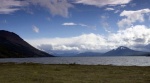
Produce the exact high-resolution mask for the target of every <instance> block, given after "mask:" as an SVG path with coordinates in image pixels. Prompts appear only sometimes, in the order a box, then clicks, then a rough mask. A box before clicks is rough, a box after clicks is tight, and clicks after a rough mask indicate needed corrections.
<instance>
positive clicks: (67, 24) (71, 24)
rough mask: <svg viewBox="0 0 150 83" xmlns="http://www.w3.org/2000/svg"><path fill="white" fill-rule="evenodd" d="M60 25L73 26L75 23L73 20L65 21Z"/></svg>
mask: <svg viewBox="0 0 150 83" xmlns="http://www.w3.org/2000/svg"><path fill="white" fill-rule="evenodd" d="M62 25H64V26H75V25H77V24H76V23H73V22H67V23H63V24H62Z"/></svg>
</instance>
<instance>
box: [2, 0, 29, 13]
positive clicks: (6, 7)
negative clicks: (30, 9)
mask: <svg viewBox="0 0 150 83" xmlns="http://www.w3.org/2000/svg"><path fill="white" fill-rule="evenodd" d="M26 5H27V4H26V3H25V2H24V1H18V0H1V1H0V14H10V13H13V12H15V11H18V10H20V7H22V6H26Z"/></svg>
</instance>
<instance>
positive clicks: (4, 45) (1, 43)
mask: <svg viewBox="0 0 150 83" xmlns="http://www.w3.org/2000/svg"><path fill="white" fill-rule="evenodd" d="M52 56H53V55H50V54H48V53H45V52H42V51H40V50H38V49H36V48H34V47H33V46H31V45H30V44H28V43H27V42H26V41H24V40H23V39H22V38H21V37H19V36H18V35H17V34H15V33H13V32H9V31H5V30H0V58H24V57H52Z"/></svg>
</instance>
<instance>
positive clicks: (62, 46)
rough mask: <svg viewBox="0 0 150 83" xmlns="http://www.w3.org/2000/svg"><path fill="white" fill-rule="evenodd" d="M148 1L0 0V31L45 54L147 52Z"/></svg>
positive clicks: (149, 38) (149, 34) (149, 41)
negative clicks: (8, 32) (114, 50)
mask: <svg viewBox="0 0 150 83" xmlns="http://www.w3.org/2000/svg"><path fill="white" fill-rule="evenodd" d="M149 4H150V0H0V30H8V31H11V32H15V33H16V34H18V35H20V37H22V38H23V39H24V40H26V41H27V42H28V43H29V44H31V45H33V46H34V47H36V48H38V49H40V50H43V51H46V52H49V53H62V52H66V53H68V52H87V51H92V52H107V51H109V50H112V49H116V48H117V47H119V46H126V47H129V48H131V49H134V50H140V51H150V50H149V49H150V5H149Z"/></svg>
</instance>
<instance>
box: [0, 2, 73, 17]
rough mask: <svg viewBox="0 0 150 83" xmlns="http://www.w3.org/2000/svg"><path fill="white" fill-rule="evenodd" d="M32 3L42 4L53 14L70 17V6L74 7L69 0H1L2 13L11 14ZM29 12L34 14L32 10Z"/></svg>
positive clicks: (0, 12)
mask: <svg viewBox="0 0 150 83" xmlns="http://www.w3.org/2000/svg"><path fill="white" fill-rule="evenodd" d="M30 5H35V6H41V7H43V8H45V9H46V10H47V11H48V12H50V13H51V14H52V15H53V16H55V15H60V16H63V17H68V16H69V12H68V10H69V8H72V7H73V5H72V4H70V3H69V2H68V1H67V0H0V14H10V13H13V12H16V11H18V10H21V7H26V6H30ZM27 12H29V13H31V14H33V12H32V11H27Z"/></svg>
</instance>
